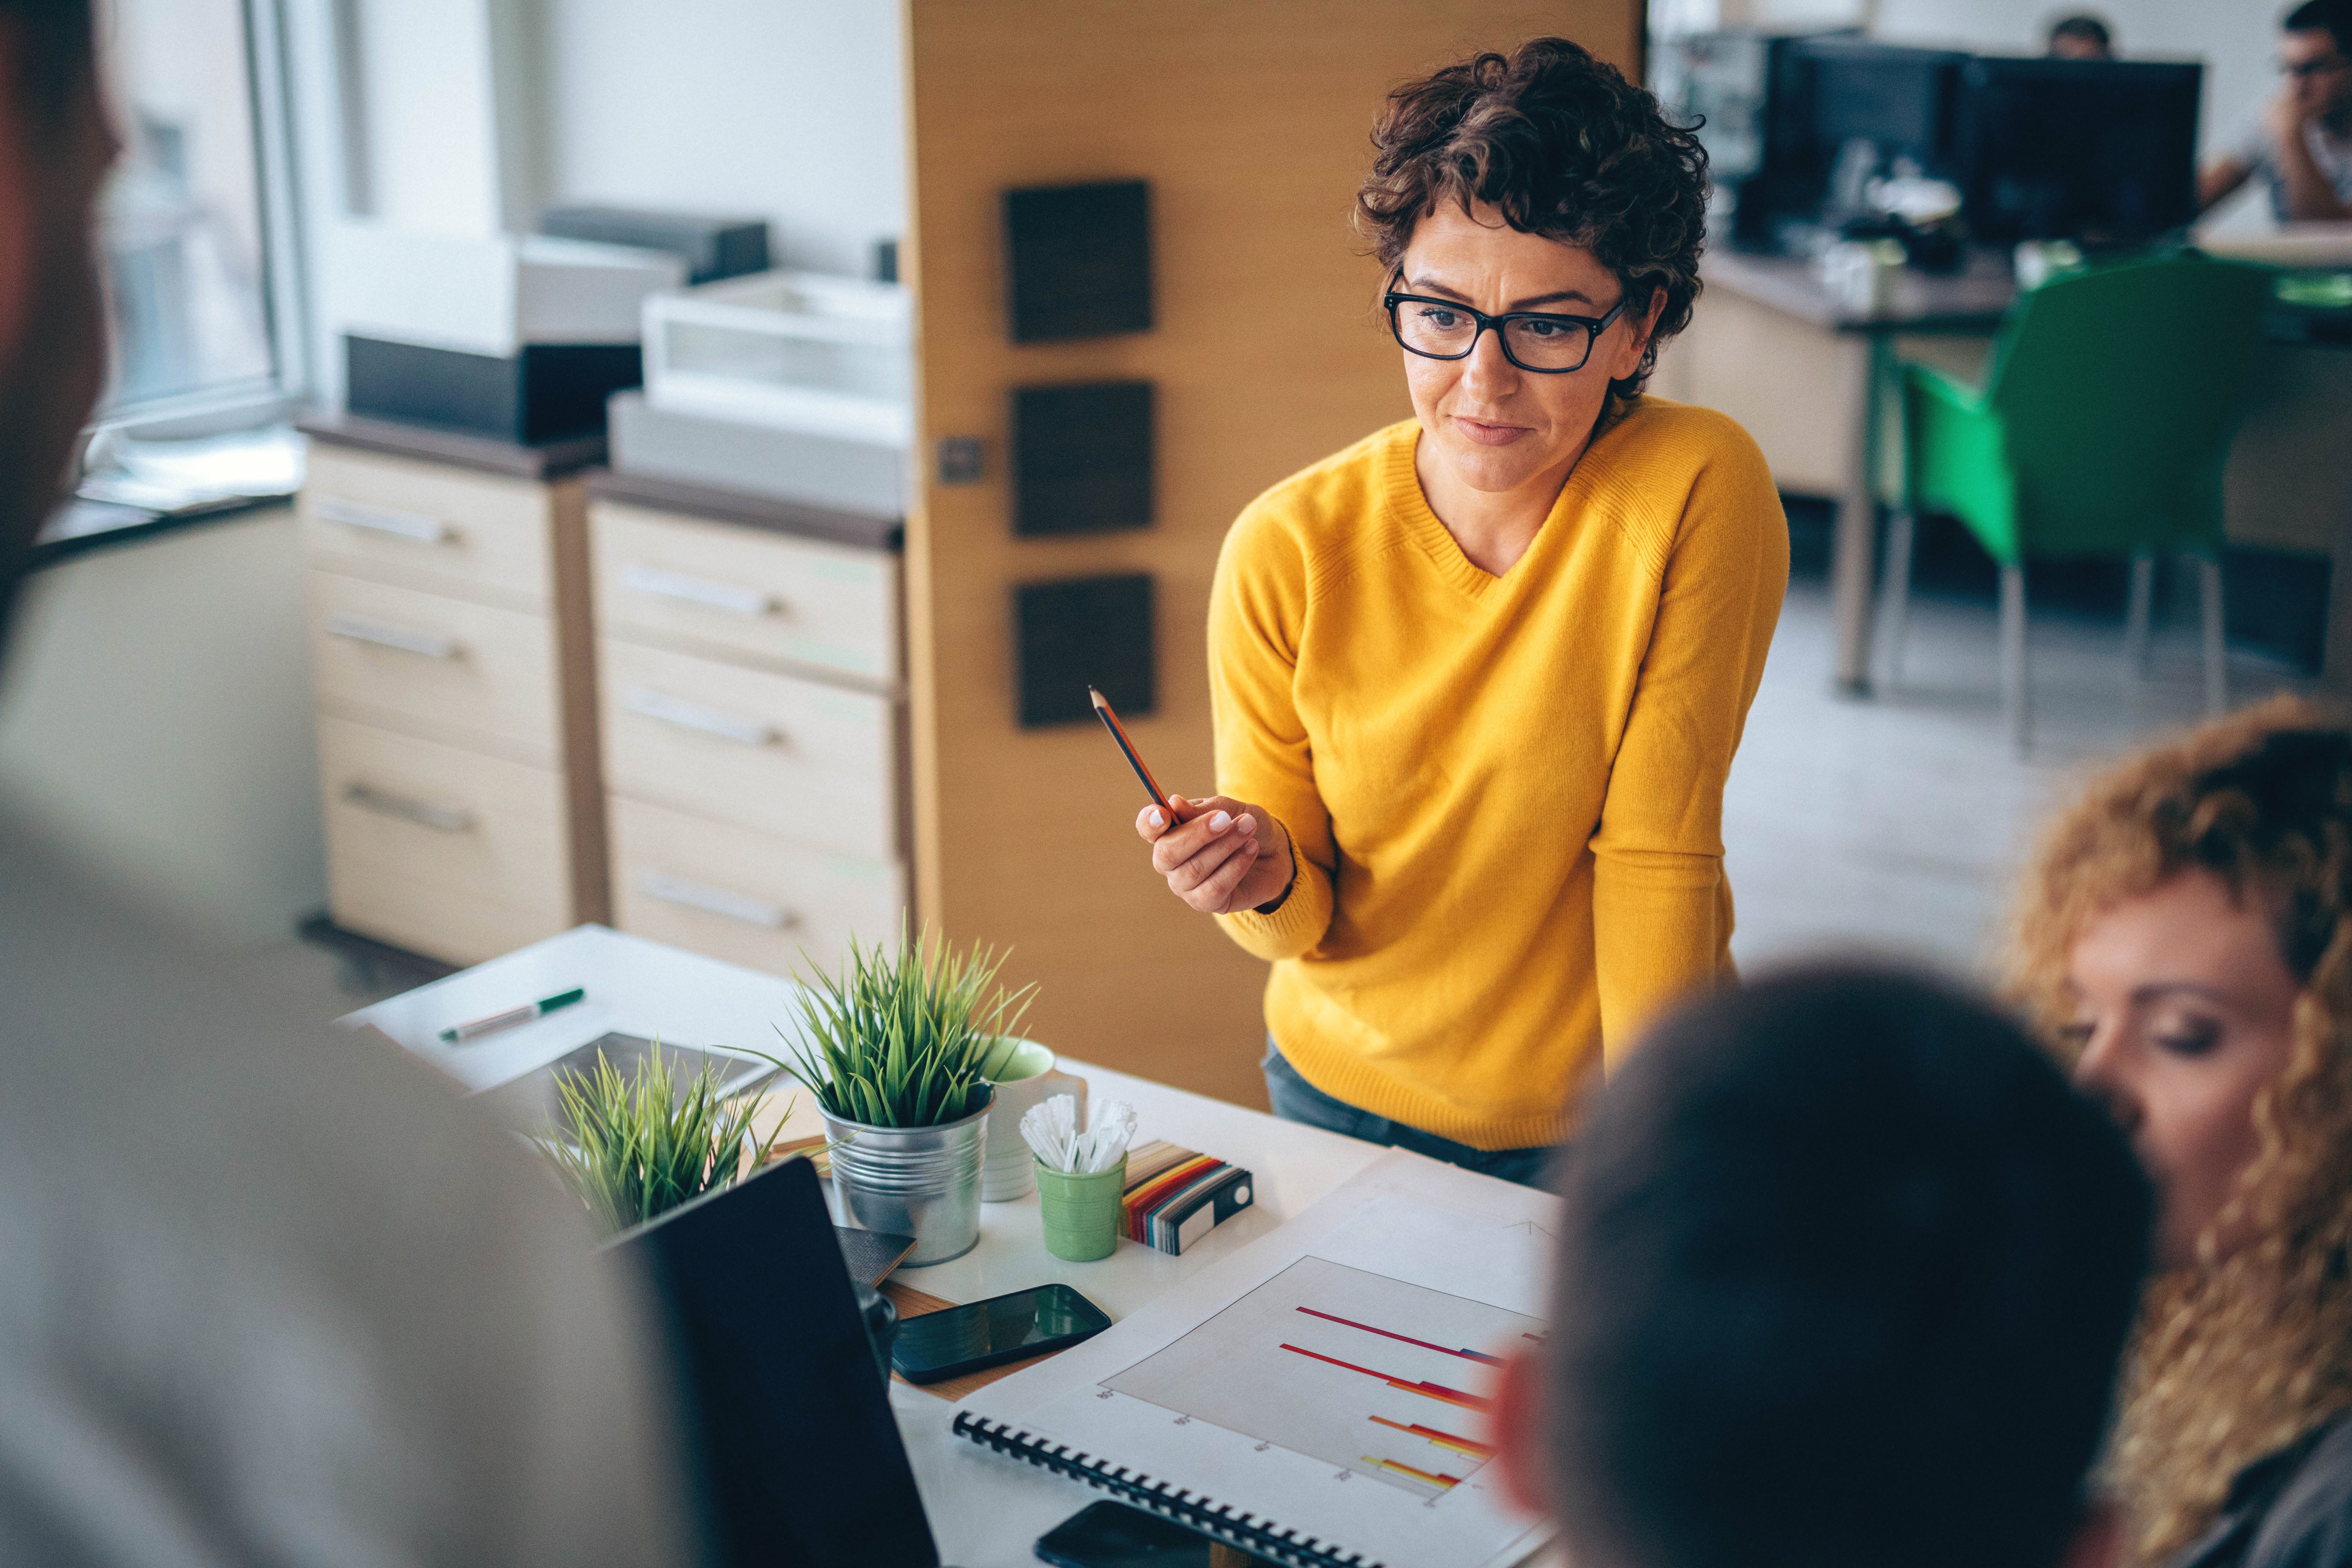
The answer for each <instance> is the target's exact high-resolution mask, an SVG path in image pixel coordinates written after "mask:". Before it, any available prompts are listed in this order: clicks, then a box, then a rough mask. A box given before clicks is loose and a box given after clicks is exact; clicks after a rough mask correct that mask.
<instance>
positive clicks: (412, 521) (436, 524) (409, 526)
mask: <svg viewBox="0 0 2352 1568" xmlns="http://www.w3.org/2000/svg"><path fill="white" fill-rule="evenodd" d="M317 510H318V513H319V516H320V519H321V520H322V521H327V522H340V523H341V524H342V525H343V526H345V527H346V528H364V529H367V530H369V531H372V532H375V533H393V534H397V535H399V536H400V537H401V538H403V539H413V540H415V541H416V542H418V543H419V544H446V543H447V542H449V525H448V524H447V523H446V522H444V521H441V520H440V519H439V518H437V517H427V516H425V514H424V513H423V512H421V511H394V510H391V509H390V508H389V507H380V506H362V505H360V504H359V503H358V502H357V501H348V500H335V499H333V498H332V497H329V498H328V499H326V500H321V501H320V502H319V505H318V509H317Z"/></svg>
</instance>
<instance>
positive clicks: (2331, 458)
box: [1654, 250, 2352, 696]
mask: <svg viewBox="0 0 2352 1568" xmlns="http://www.w3.org/2000/svg"><path fill="white" fill-rule="evenodd" d="M1700 276H1701V278H1702V279H1703V280H1704V281H1705V283H1706V291H1705V292H1704V293H1703V294H1702V295H1701V296H1700V299H1699V302H1698V305H1697V307H1696V310H1694V312H1693V314H1692V318H1691V324H1690V327H1689V329H1688V330H1687V331H1685V332H1684V333H1683V335H1682V336H1681V337H1680V338H1678V339H1676V340H1675V342H1674V343H1673V344H1671V345H1670V346H1669V347H1668V348H1667V350H1666V351H1665V353H1664V354H1663V355H1662V356H1661V357H1660V360H1659V363H1658V374H1657V377H1656V380H1655V383H1654V385H1655V387H1656V390H1657V391H1658V393H1659V394H1660V395H1663V396H1666V397H1671V398H1675V399H1676V400H1677V401H1680V402H1685V403H1696V404H1701V405H1706V406H1707V407H1710V408H1718V409H1721V410H1722V411H1723V412H1724V413H1726V414H1728V415H1730V416H1732V417H1733V418H1734V419H1737V420H1738V421H1739V423H1740V424H1741V425H1742V426H1745V427H1746V428H1747V430H1748V434H1750V435H1751V436H1753V437H1756V441H1757V444H1758V445H1759V447H1762V448H1763V449H1764V456H1765V458H1766V460H1767V461H1769V463H1770V464H1771V466H1772V475H1773V478H1774V479H1775V480H1776V481H1777V482H1778V483H1779V485H1780V489H1783V490H1784V491H1787V492H1790V493H1791V494H1797V495H1817V496H1828V497H1833V498H1835V500H1836V501H1837V523H1836V531H1835V533H1834V535H1833V536H1832V545H1831V563H1830V594H1831V605H1832V614H1833V616H1834V618H1835V627H1836V637H1837V659H1836V666H1835V668H1836V678H1837V684H1838V687H1839V689H1841V690H1843V691H1844V692H1846V693H1848V694H1849V695H1853V696H1866V695H1868V693H1869V690H1870V658H1871V646H1870V644H1871V630H1872V624H1873V615H1872V612H1873V605H1874V597H1875V594H1876V588H1877V574H1876V572H1875V569H1874V568H1875V555H1876V540H1877V534H1876V528H1875V521H1876V507H1877V500H1878V497H1879V496H1881V495H1883V494H1885V493H1888V491H1889V489H1891V479H1892V474H1891V472H1890V468H1889V464H1890V462H1891V461H1892V459H1893V458H1894V457H1895V447H1894V445H1893V442H1894V440H1895V439H1899V421H1898V418H1897V415H1896V411H1895V407H1894V406H1893V386H1892V381H1893V378H1892V375H1891V374H1890V373H1891V370H1892V367H1893V364H1894V362H1895V359H1896V358H1897V357H1898V355H1899V356H1900V357H1902V358H1906V359H1916V360H1924V361H1927V362H1928V363H1933V364H1935V365H1937V367H1938V368H1940V369H1943V370H1946V371H1948V372H1950V373H1951V374H1955V375H1957V376H1958V377H1960V378H1961V379H1963V380H1967V381H1976V380H1978V379H1979V378H1980V377H1981V375H1982V374H1983V371H1984V361H1985V355H1986V353H1987V351H1988V350H1989V349H1990V346H1991V342H1992V337H1993V333H1994V332H1995V331H1997V330H1998V329H1999V327H2000V320H2001V316H2002V314H2003V312H2005V311H2006V310H2008V308H2009V305H2010V302H2011V300H2013V299H2014V298H2015V297H2016V284H2015V282H2014V280H2013V279H2012V278H2011V273H2010V268H2009V263H2008V261H2007V259H2006V258H2003V257H2001V256H1999V255H1997V254H1993V253H1990V252H1978V253H1976V254H1975V255H1974V256H1973V257H1972V258H1971V259H1970V261H1969V267H1968V269H1967V270H1966V271H1964V272H1962V273H1960V274H1958V275H1957V276H1954V277H1949V278H1937V277H1932V276H1929V275H1927V274H1925V273H1920V272H1916V271H1913V270H1910V269H1907V268H1906V269H1905V270H1904V271H1902V272H1900V273H1898V274H1896V275H1895V278H1894V279H1893V280H1892V282H1893V293H1892V298H1891V299H1890V300H1888V302H1887V304H1886V305H1885V307H1884V308H1883V309H1880V310H1853V309H1852V308H1850V307H1847V306H1844V305H1843V304H1842V303H1840V302H1839V301H1838V300H1836V299H1835V298H1834V297H1833V296H1832V295H1831V293H1830V292H1829V290H1828V289H1826V288H1825V287H1824V286H1823V285H1822V282H1821V280H1820V279H1819V278H1818V276H1817V275H1816V274H1815V273H1814V271H1813V269H1812V268H1811V267H1810V266H1809V265H1807V264H1806V263H1804V262H1801V261H1798V260H1796V259H1794V258H1787V257H1770V256H1757V255H1750V254H1746V253H1743V252H1739V251H1733V250H1717V251H1712V252H1710V253H1709V254H1708V255H1707V257H1706V261H1705V263H1704V264H1703V265H1702V267H1701V268H1700ZM2252 384H2253V392H2252V395H2251V397H2250V400H2249V403H2248V405H2247V408H2246V410H2245V415H2244V419H2243V422H2242V424H2241V426H2240V427H2239V432H2238V437H2237V441H2236V444H2235V445H2234V446H2233V447H2232V448H2231V455H2230V462H2229V467H2228V469H2227V471H2226V473H2225V476H2224V484H2225V487H2226V492H2227V524H2226V531H2227V536H2228V539H2229V542H2231V543H2232V544H2242V545H2248V546H2253V547H2256V548H2260V549H2265V550H2278V551H2291V552H2301V553H2305V554H2315V555H2326V556H2328V557H2330V558H2331V559H2332V561H2333V563H2334V570H2333V582H2332V585H2331V587H2330V598H2329V608H2328V616H2327V635H2326V655H2325V667H2324V674H2325V678H2326V682H2327V684H2328V685H2330V686H2332V687H2334V688H2336V689H2337V690H2339V691H2343V692H2352V463H2347V462H2346V461H2345V460H2344V459H2343V457H2342V454H2344V453H2346V452H2347V451H2352V342H2347V341H2345V340H2344V339H2342V338H2339V337H2331V336H2327V335H2312V334H2308V333H2305V332H2303V331H2300V330H2299V324H2298V321H2297V319H2296V318H2295V317H2294V315H2293V313H2291V312H2282V313H2281V314H2280V315H2279V316H2278V317H2277V318H2276V319H2275V320H2274V321H2273V323H2272V326H2271V330H2270V332H2269V341H2268V342H2266V343H2265V344H2264V345H2263V349H2262V351H2261V353H2260V356H2259V357H2258V359H2257V361H2256V365H2255V370H2254V373H2253V377H2252ZM1889 432H1896V434H1895V436H1893V437H1890V436H1889V435H1888V433H1889Z"/></svg>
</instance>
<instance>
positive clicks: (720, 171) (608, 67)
mask: <svg viewBox="0 0 2352 1568" xmlns="http://www.w3.org/2000/svg"><path fill="white" fill-rule="evenodd" d="M540 28H541V36H542V37H543V40H544V46H545V48H546V61H545V64H546V75H545V77H544V79H543V80H542V82H541V90H542V92H543V94H544V100H543V101H544V112H545V114H546V116H547V121H546V129H545V134H546V142H545V144H544V149H543V152H542V154H541V156H542V158H543V161H544V164H545V168H546V171H547V174H546V177H547V180H548V182H549V184H550V187H551V195H552V196H553V197H554V199H556V200H559V201H573V202H587V201H595V202H617V203H625V204H628V205H638V206H655V207H670V208H677V209H683V210H686V211H699V212H709V213H717V214H721V215H727V216H748V217H764V218H766V219H767V220H768V224H769V236H770V239H771V243H772V245H773V246H774V247H775V250H776V254H777V258H778V260H779V261H780V262H781V263H782V264H783V265H785V266H789V267H803V268H813V269H814V270H818V271H824V272H847V273H856V274H861V275H862V274H864V273H865V272H866V270H867V268H868V267H869V266H870V265H871V256H872V248H873V244H874V242H875V241H876V240H877V239H893V238H897V237H898V236H899V234H900V233H901V232H902V231H903V229H904V228H905V226H906V210H907V166H906V165H907V138H906V125H905V119H906V103H905V91H904V86H903V83H902V81H901V78H900V62H899V44H898V32H899V21H898V0H669V3H667V4H661V5H649V4H646V0H549V4H548V5H547V7H546V10H545V12H544V13H543V15H542V16H541V19H540Z"/></svg>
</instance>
